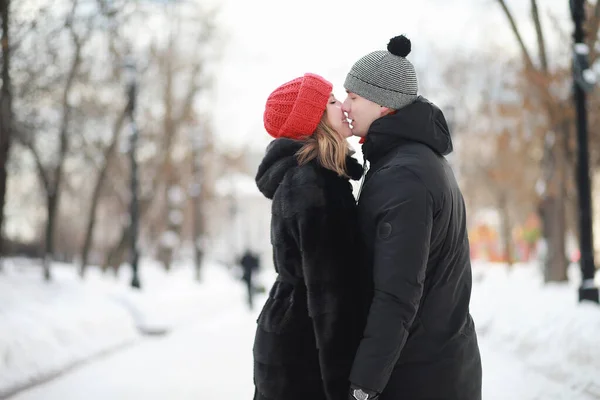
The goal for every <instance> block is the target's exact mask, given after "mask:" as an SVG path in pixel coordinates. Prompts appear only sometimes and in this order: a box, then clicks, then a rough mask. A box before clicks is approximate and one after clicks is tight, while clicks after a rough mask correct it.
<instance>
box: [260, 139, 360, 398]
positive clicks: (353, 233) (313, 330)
mask: <svg viewBox="0 0 600 400" xmlns="http://www.w3.org/2000/svg"><path fill="white" fill-rule="evenodd" d="M301 146H302V143H301V142H298V141H294V140H290V139H277V140H275V141H273V142H272V143H271V145H270V146H269V147H268V149H267V154H266V156H265V158H264V160H263V162H262V163H261V165H260V167H259V170H258V174H257V176H256V182H257V185H258V188H259V189H260V191H261V192H262V193H263V194H264V195H265V196H266V197H267V198H269V199H272V200H273V202H272V222H271V243H272V245H273V257H274V263H275V268H276V270H277V273H278V278H277V280H276V282H275V284H274V285H273V287H272V288H271V291H270V294H269V297H268V299H267V301H266V303H265V305H264V308H263V310H262V312H261V314H260V316H259V318H258V321H257V324H258V327H257V332H256V338H255V342H254V349H253V352H254V383H255V387H256V391H255V395H254V399H255V400H295V399H298V400H300V399H302V400H305V399H311V400H347V394H348V387H349V382H348V377H349V374H350V368H351V366H352V361H353V359H354V355H355V352H356V348H357V345H358V343H359V340H360V338H361V336H362V330H363V327H364V320H365V315H366V311H367V310H366V304H368V302H367V301H366V300H365V297H364V296H365V295H364V293H366V289H365V288H364V287H363V285H364V282H365V275H364V272H363V271H362V269H361V266H362V265H363V264H362V263H361V259H360V257H361V255H360V253H359V246H358V231H357V220H356V203H355V199H354V196H353V195H352V187H351V185H350V182H349V180H348V179H346V178H342V177H339V176H338V175H337V174H336V173H334V172H332V171H330V170H327V169H325V168H323V167H321V166H320V165H319V164H318V163H317V161H315V160H314V161H311V162H309V163H308V164H306V165H303V166H298V163H297V161H296V157H295V154H296V152H297V151H298V150H299V149H300V147H301ZM347 169H348V173H349V175H350V176H351V177H352V178H353V179H359V178H360V176H361V175H362V168H361V166H360V165H359V164H358V163H357V162H356V160H354V159H353V158H351V157H348V168H347Z"/></svg>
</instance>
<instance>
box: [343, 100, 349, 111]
mask: <svg viewBox="0 0 600 400" xmlns="http://www.w3.org/2000/svg"><path fill="white" fill-rule="evenodd" d="M342 111H343V112H345V113H349V112H350V102H349V101H348V98H346V100H344V102H343V103H342Z"/></svg>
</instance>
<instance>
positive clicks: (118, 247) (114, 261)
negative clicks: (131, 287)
mask: <svg viewBox="0 0 600 400" xmlns="http://www.w3.org/2000/svg"><path fill="white" fill-rule="evenodd" d="M130 238H131V225H128V226H126V227H125V228H123V232H122V233H121V238H120V239H119V241H118V242H117V243H116V244H115V245H114V246H113V247H112V249H111V250H110V251H109V253H108V255H107V256H106V259H105V262H104V265H103V266H102V270H103V271H106V270H108V268H111V267H112V269H113V272H114V274H115V276H118V275H119V267H120V266H121V264H122V263H123V261H124V260H125V254H126V250H127V248H128V246H129V240H130Z"/></svg>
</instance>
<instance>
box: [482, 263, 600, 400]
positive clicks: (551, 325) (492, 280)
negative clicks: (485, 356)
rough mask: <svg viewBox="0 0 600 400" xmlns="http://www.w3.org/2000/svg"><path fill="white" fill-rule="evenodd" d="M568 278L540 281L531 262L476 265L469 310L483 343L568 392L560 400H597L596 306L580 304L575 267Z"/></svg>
mask: <svg viewBox="0 0 600 400" xmlns="http://www.w3.org/2000/svg"><path fill="white" fill-rule="evenodd" d="M569 278H570V283H565V284H548V285H544V284H543V281H542V277H541V274H540V273H539V270H538V269H537V266H535V265H531V264H530V265H516V266H514V267H513V269H512V270H510V271H508V270H507V268H506V267H505V266H501V265H493V264H489V265H485V264H481V263H480V264H476V265H475V268H474V281H475V282H474V287H473V297H472V300H471V312H472V314H473V318H474V319H475V323H476V325H477V330H478V333H479V337H480V340H481V341H482V342H484V343H485V344H487V345H489V346H491V347H492V348H494V349H496V350H498V351H501V352H503V353H505V354H507V355H510V356H512V357H516V358H518V359H519V360H521V361H522V362H523V363H524V365H526V366H527V368H528V369H529V370H531V371H534V372H536V373H538V374H540V375H542V376H544V377H545V378H547V379H548V380H549V381H551V382H553V383H554V384H558V385H560V386H562V387H564V388H570V389H571V390H572V392H573V394H571V395H570V396H567V395H565V396H564V397H561V398H564V399H588V398H589V399H600V307H599V306H598V305H596V304H592V303H587V302H584V303H579V302H578V292H577V287H578V284H579V283H580V282H581V281H580V273H579V270H578V267H577V266H576V265H573V266H572V267H571V269H570V270H569ZM488 364H489V363H488ZM488 367H490V368H491V367H492V366H490V365H488ZM484 372H485V371H484ZM507 384H508V383H507ZM527 398H529V397H527ZM533 398H535V397H533ZM539 398H540V399H542V398H543V399H549V398H553V397H550V396H542V397H539Z"/></svg>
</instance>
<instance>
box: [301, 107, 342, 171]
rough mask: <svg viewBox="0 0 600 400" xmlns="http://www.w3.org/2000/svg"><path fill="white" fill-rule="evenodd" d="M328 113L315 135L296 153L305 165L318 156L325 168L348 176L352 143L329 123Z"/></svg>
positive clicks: (306, 140)
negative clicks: (347, 160)
mask: <svg viewBox="0 0 600 400" xmlns="http://www.w3.org/2000/svg"><path fill="white" fill-rule="evenodd" d="M326 115H327V113H325V114H324V115H323V118H322V119H321V121H320V122H319V125H317V129H316V130H315V132H314V133H313V135H312V136H309V137H308V138H306V139H305V144H304V146H302V148H301V149H300V150H298V152H297V153H296V157H297V158H298V164H300V165H304V164H306V163H308V162H309V161H311V160H314V159H315V158H316V159H317V161H318V162H319V164H321V165H322V166H323V167H324V168H327V169H329V170H331V171H334V172H335V173H337V174H338V175H339V176H343V177H346V178H347V177H348V173H347V171H346V157H347V156H348V155H349V154H351V152H350V145H349V144H348V142H347V141H346V139H345V138H343V137H342V136H341V135H340V134H339V133H337V132H336V131H335V130H334V129H332V128H331V127H329V125H327V123H326V122H325V117H326Z"/></svg>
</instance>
